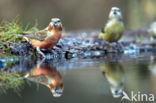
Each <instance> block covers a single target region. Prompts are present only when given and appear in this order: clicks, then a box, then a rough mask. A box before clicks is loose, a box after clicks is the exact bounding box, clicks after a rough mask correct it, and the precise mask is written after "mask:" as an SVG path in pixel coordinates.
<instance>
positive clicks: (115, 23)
mask: <svg viewBox="0 0 156 103" xmlns="http://www.w3.org/2000/svg"><path fill="white" fill-rule="evenodd" d="M124 29H125V27H124V23H123V21H122V13H121V11H120V9H119V8H118V7H112V8H111V11H110V13H109V20H108V22H107V24H106V26H105V27H104V28H102V30H101V33H100V34H99V35H98V37H99V38H102V39H104V40H106V41H108V42H117V41H118V40H119V39H120V38H121V37H122V35H123V32H124Z"/></svg>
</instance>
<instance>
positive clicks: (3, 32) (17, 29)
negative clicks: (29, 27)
mask: <svg viewBox="0 0 156 103" xmlns="http://www.w3.org/2000/svg"><path fill="white" fill-rule="evenodd" d="M22 32H24V29H23V28H22V26H21V25H20V24H18V20H17V19H15V20H13V21H11V22H3V23H2V25H1V26H0V42H6V41H9V42H19V41H21V40H22V37H19V36H15V35H14V34H20V33H22Z"/></svg>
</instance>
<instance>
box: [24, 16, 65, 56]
mask: <svg viewBox="0 0 156 103" xmlns="http://www.w3.org/2000/svg"><path fill="white" fill-rule="evenodd" d="M61 34H62V23H61V20H60V19H59V18H52V19H51V22H50V24H49V25H48V27H47V28H46V29H44V30H41V31H38V32H35V33H31V34H29V35H24V38H25V39H26V40H27V41H28V42H30V43H31V44H32V45H33V47H36V50H37V52H38V53H40V54H41V55H42V56H43V57H45V55H44V53H43V52H41V50H40V48H51V47H53V46H55V45H56V44H57V42H58V41H59V40H60V38H61Z"/></svg>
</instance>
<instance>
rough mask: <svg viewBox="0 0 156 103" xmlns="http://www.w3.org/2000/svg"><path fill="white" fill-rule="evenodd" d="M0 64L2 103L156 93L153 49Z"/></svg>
mask: <svg viewBox="0 0 156 103" xmlns="http://www.w3.org/2000/svg"><path fill="white" fill-rule="evenodd" d="M0 64H1V66H0V68H1V75H0V102H1V103H10V102H11V103H121V98H122V97H123V93H126V94H127V95H128V96H130V95H131V92H132V91H133V92H134V93H135V94H138V95H141V94H147V95H148V96H149V94H153V95H154V96H155V95H156V82H155V81H156V57H155V54H153V53H150V54H147V53H146V54H139V55H137V56H136V55H108V56H106V57H101V58H91V59H88V58H83V59H77V58H76V59H70V60H64V59H63V60H34V59H30V58H27V59H24V58H20V59H18V60H16V61H13V62H10V61H5V60H4V59H1V63H0ZM3 72H6V73H8V74H10V75H11V76H10V75H7V77H10V78H11V79H8V78H6V77H5V76H2V75H5V74H3ZM7 79H8V80H7ZM9 80H10V81H9ZM15 80H17V81H15ZM7 81H9V83H8V82H7ZM11 81H12V82H13V83H10V82H11ZM14 81H15V83H14ZM19 81H21V82H19ZM8 84H9V86H10V87H9V86H7V85H8ZM15 84H17V85H15ZM144 99H146V98H144ZM154 99H155V98H154ZM122 102H123V103H131V102H130V101H128V100H125V99H124V100H123V101H122ZM133 103H135V101H133ZM137 103H138V102H137ZM140 103H144V102H140ZM147 103H148V102H147ZM149 103H150V102H149ZM153 103H154V102H153Z"/></svg>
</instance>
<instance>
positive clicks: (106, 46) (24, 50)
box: [3, 29, 156, 58]
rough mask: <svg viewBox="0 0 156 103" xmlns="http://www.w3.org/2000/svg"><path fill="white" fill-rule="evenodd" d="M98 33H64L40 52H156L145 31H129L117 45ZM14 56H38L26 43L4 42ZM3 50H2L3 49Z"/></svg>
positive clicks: (68, 55) (76, 54)
mask: <svg viewBox="0 0 156 103" xmlns="http://www.w3.org/2000/svg"><path fill="white" fill-rule="evenodd" d="M97 34H98V31H87V32H83V31H78V32H68V33H64V34H63V37H62V39H61V40H60V41H59V42H58V43H57V45H56V46H55V47H54V48H49V49H44V48H42V49H41V50H42V51H43V52H44V53H45V54H46V56H47V58H74V57H82V58H86V57H100V56H104V55H107V54H108V53H124V54H127V53H128V54H129V53H130V54H131V53H140V52H153V51H156V41H154V40H153V41H151V40H150V36H149V35H148V33H147V30H146V29H138V30H129V31H126V32H125V33H124V36H123V37H122V39H121V40H120V41H119V42H118V43H108V42H106V41H104V40H102V39H98V38H97ZM3 44H4V45H6V46H5V47H6V48H9V50H10V52H11V54H13V55H16V56H40V55H39V54H37V53H36V50H35V48H33V47H32V46H31V44H29V43H28V42H26V41H22V42H21V43H15V42H4V43H3ZM3 49H4V48H3Z"/></svg>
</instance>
